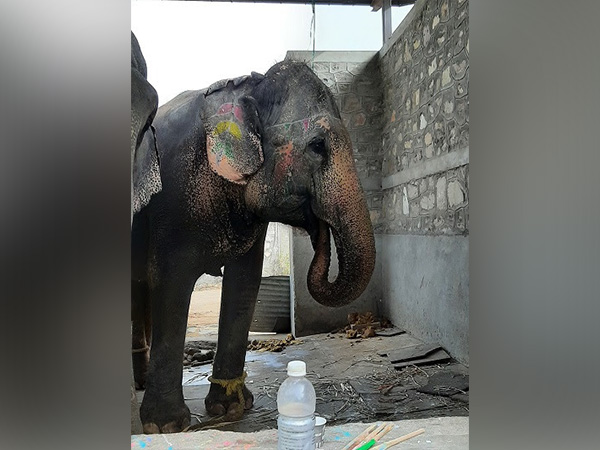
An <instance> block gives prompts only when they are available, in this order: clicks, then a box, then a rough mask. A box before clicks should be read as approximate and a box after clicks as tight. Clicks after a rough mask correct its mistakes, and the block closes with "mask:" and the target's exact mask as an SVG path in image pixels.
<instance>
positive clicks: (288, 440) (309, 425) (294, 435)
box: [277, 414, 315, 450]
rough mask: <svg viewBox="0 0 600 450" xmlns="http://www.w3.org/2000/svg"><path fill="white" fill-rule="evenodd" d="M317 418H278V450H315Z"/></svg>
mask: <svg viewBox="0 0 600 450" xmlns="http://www.w3.org/2000/svg"><path fill="white" fill-rule="evenodd" d="M314 448H315V417H314V416H310V417H301V418H297V417H288V416H284V415H281V414H280V415H279V417H278V418H277V450H314Z"/></svg>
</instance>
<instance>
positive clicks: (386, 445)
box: [371, 428, 425, 450]
mask: <svg viewBox="0 0 600 450" xmlns="http://www.w3.org/2000/svg"><path fill="white" fill-rule="evenodd" d="M423 433H425V430H424V429H423V428H420V429H418V430H417V431H413V432H412V433H408V434H405V435H404V436H400V437H399V438H396V439H392V440H391V441H388V442H384V443H383V444H380V445H376V446H375V447H371V450H387V449H388V448H390V447H393V446H394V445H396V444H399V443H400V442H404V441H408V440H409V439H412V438H414V437H415V436H418V435H420V434H423Z"/></svg>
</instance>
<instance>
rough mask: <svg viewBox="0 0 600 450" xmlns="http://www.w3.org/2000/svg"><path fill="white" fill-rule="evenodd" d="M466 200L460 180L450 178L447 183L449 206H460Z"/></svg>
mask: <svg viewBox="0 0 600 450" xmlns="http://www.w3.org/2000/svg"><path fill="white" fill-rule="evenodd" d="M466 201H467V195H466V192H465V189H464V187H463V186H462V185H461V183H460V181H458V180H452V181H450V182H449V183H448V205H449V206H450V207H451V208H455V209H456V208H457V207H459V206H462V205H464V204H465V203H466Z"/></svg>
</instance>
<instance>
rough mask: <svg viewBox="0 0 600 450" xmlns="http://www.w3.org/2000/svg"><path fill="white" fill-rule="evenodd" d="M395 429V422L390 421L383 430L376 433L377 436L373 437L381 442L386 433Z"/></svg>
mask: <svg viewBox="0 0 600 450" xmlns="http://www.w3.org/2000/svg"><path fill="white" fill-rule="evenodd" d="M393 429H394V424H393V423H388V424H387V425H386V426H385V428H384V429H383V430H381V431H380V432H379V433H378V434H377V435H375V437H373V439H375V440H376V441H377V442H379V441H381V439H382V438H383V437H384V436H385V435H386V434H388V433H389V432H390V431H392V430H393Z"/></svg>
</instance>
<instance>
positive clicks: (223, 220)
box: [132, 61, 375, 433]
mask: <svg viewBox="0 0 600 450" xmlns="http://www.w3.org/2000/svg"><path fill="white" fill-rule="evenodd" d="M154 126H155V127H156V137H157V143H158V149H159V156H160V161H161V165H160V170H161V179H162V184H163V188H162V191H161V192H160V193H158V194H156V195H155V196H154V197H153V198H152V199H151V201H150V203H149V204H148V205H147V206H146V207H145V208H143V209H142V210H141V211H140V212H139V213H138V214H137V215H136V216H135V218H134V225H133V236H132V253H133V266H132V273H133V311H134V317H133V330H134V337H133V350H134V355H133V356H134V371H135V376H136V382H137V384H138V386H140V387H142V386H145V389H146V392H145V394H144V400H143V403H142V407H141V418H142V423H143V425H144V432H146V433H157V432H174V431H180V430H181V429H183V428H185V427H186V426H187V425H188V424H189V420H190V413H189V410H188V408H187V406H186V405H185V403H184V399H183V393H182V386H181V381H182V363H181V356H182V354H183V347H184V341H185V332H186V324H187V314H188V308H189V301H190V296H191V293H192V290H193V287H194V283H195V281H196V280H197V279H198V277H199V276H200V275H202V274H203V273H209V274H213V275H215V274H216V275H220V268H221V267H223V266H224V267H225V271H224V275H223V288H222V300H221V312H220V318H219V338H218V346H217V353H216V356H215V362H214V367H213V375H212V377H211V387H210V392H209V394H208V396H207V397H206V400H205V404H206V408H207V411H208V412H209V413H210V414H213V415H222V414H225V415H226V416H227V419H236V418H239V417H240V416H241V415H242V414H243V412H244V409H247V408H250V407H251V406H252V403H253V397H252V394H251V393H250V391H249V390H248V389H247V388H246V386H245V384H244V377H245V375H244V359H245V354H246V346H247V338H248V331H249V328H250V324H251V320H252V315H253V312H254V305H255V302H256V297H257V293H258V288H259V285H260V281H261V272H262V262H263V246H264V238H265V233H266V229H267V225H268V223H269V222H282V223H285V224H289V225H292V226H295V227H300V228H303V229H304V230H306V231H307V232H308V233H309V235H310V237H311V241H312V244H313V247H314V250H315V255H314V258H313V261H312V263H311V266H310V269H309V272H308V275H307V282H308V288H309V291H310V293H311V295H312V296H313V297H314V298H315V300H316V301H318V302H319V303H322V304H324V305H327V306H332V307H333V306H341V305H345V304H348V303H350V302H351V301H353V300H354V299H356V298H357V297H358V296H359V295H360V294H361V293H362V292H363V290H364V289H365V287H366V286H367V284H368V282H369V280H370V277H371V274H372V272H373V268H374V264H375V244H374V238H373V231H372V227H371V221H370V217H369V212H368V210H367V206H366V202H365V198H364V194H363V191H362V188H361V186H360V182H359V179H358V176H357V174H356V169H355V166H354V157H353V152H352V145H351V142H350V138H349V136H348V133H347V131H346V129H345V127H344V126H343V124H342V121H341V118H340V114H339V111H338V108H337V106H336V104H335V101H334V98H333V96H332V94H331V92H330V91H329V90H328V89H327V87H326V86H325V85H324V84H323V83H322V82H321V81H320V80H319V78H318V77H317V76H316V75H315V74H314V73H313V72H312V71H311V70H310V68H309V67H308V66H307V65H306V64H304V63H298V62H291V61H284V62H281V63H278V64H276V65H274V66H273V67H272V68H271V69H270V70H269V71H268V72H267V73H266V74H265V75H264V76H263V75H260V74H256V73H253V74H252V75H250V76H246V77H241V78H238V79H234V80H225V81H222V82H219V83H216V84H214V85H212V86H211V87H210V88H208V89H205V90H200V91H187V92H184V93H182V94H180V95H179V96H177V97H175V98H174V99H173V100H171V101H170V102H168V103H167V104H165V105H164V106H162V107H161V108H159V110H158V113H157V115H156V118H155V120H154ZM330 234H331V235H333V239H334V241H335V245H336V249H337V254H338V259H339V274H338V276H337V278H336V279H335V280H334V281H333V282H330V281H329V280H328V272H329V263H330ZM150 344H151V350H150V351H148V348H149V347H150Z"/></svg>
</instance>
